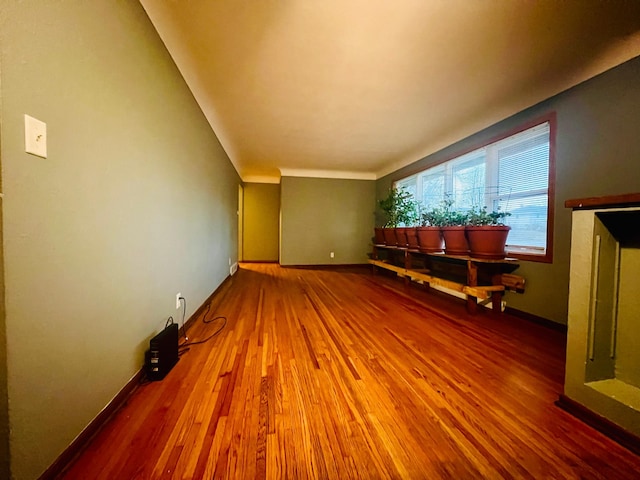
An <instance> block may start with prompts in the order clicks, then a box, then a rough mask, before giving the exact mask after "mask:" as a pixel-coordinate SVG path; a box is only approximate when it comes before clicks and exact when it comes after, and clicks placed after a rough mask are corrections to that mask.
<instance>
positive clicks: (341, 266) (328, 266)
mask: <svg viewBox="0 0 640 480" xmlns="http://www.w3.org/2000/svg"><path fill="white" fill-rule="evenodd" d="M280 266H281V267H282V268H299V269H306V270H331V269H345V268H362V269H365V268H366V269H368V270H369V269H370V268H371V266H370V265H369V264H368V263H323V264H317V265H280Z"/></svg>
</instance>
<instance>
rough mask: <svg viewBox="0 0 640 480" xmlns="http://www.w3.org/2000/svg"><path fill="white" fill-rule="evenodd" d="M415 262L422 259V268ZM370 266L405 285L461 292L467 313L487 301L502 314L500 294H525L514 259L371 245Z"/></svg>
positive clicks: (473, 311)
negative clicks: (415, 283)
mask: <svg viewBox="0 0 640 480" xmlns="http://www.w3.org/2000/svg"><path fill="white" fill-rule="evenodd" d="M380 250H383V251H385V252H386V253H387V258H386V259H384V260H383V259H380V258H379V252H380ZM416 259H421V260H422V262H423V263H424V266H423V268H415V267H414V260H416ZM369 263H370V264H371V265H372V267H373V272H374V273H375V269H376V267H379V268H384V269H386V270H390V271H392V272H395V273H396V274H397V275H398V276H399V277H404V279H405V284H407V285H409V284H410V282H411V281H412V280H413V281H418V282H422V283H423V284H424V285H425V286H426V287H427V288H429V287H430V286H433V285H437V286H441V287H445V288H447V289H450V290H453V291H456V292H460V293H463V294H465V295H466V297H467V311H468V312H469V313H476V312H477V309H478V300H480V301H481V302H487V301H489V300H490V301H491V306H492V309H493V311H494V313H496V314H499V313H502V295H503V294H504V292H505V290H511V291H515V292H519V293H523V292H524V284H525V280H524V278H523V277H521V276H519V275H513V274H512V272H513V271H514V270H516V269H517V268H518V267H519V266H520V264H519V263H518V260H516V259H514V258H505V259H501V260H488V259H481V258H472V257H468V256H458V255H446V254H444V253H423V252H420V251H418V250H410V249H408V248H402V247H392V246H387V245H374V246H373V254H372V258H371V259H370V260H369ZM398 263H400V265H398Z"/></svg>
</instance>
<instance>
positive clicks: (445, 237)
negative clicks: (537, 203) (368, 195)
mask: <svg viewBox="0 0 640 480" xmlns="http://www.w3.org/2000/svg"><path fill="white" fill-rule="evenodd" d="M509 230H511V227H509V226H506V225H483V226H452V227H396V228H376V229H375V243H376V244H378V245H387V246H396V247H401V248H409V249H411V250H419V251H420V252H422V253H442V252H443V251H444V253H446V254H447V255H469V256H471V257H475V258H484V259H502V258H505V257H506V251H505V245H506V243H507V236H508V235H509Z"/></svg>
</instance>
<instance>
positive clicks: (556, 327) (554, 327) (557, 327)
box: [504, 306, 567, 335]
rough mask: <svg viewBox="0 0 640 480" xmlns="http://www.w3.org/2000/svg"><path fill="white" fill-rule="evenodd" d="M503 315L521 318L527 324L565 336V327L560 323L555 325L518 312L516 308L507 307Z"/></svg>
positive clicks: (540, 318)
mask: <svg viewBox="0 0 640 480" xmlns="http://www.w3.org/2000/svg"><path fill="white" fill-rule="evenodd" d="M504 311H505V313H508V314H509V315H513V316H514V317H518V318H521V319H523V320H527V321H529V322H533V323H537V324H538V325H542V326H543V327H547V328H549V329H551V330H555V331H556V332H561V333H564V334H565V335H566V334H567V326H566V325H563V324H562V323H557V322H554V321H551V320H548V319H546V318H544V317H539V316H538V315H534V314H533V313H528V312H523V311H522V310H518V309H517V308H513V307H509V306H507V307H506V308H505V310H504Z"/></svg>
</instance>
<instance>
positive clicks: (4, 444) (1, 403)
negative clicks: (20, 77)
mask: <svg viewBox="0 0 640 480" xmlns="http://www.w3.org/2000/svg"><path fill="white" fill-rule="evenodd" d="M1 43H2V39H1V38H0V51H1V48H2V47H1ZM0 171H2V55H0ZM0 192H2V176H1V175H0ZM2 203H3V200H2V196H0V245H2V209H3V205H2ZM9 477H10V468H9V396H8V392H7V322H6V316H5V309H4V255H3V251H2V248H0V478H9Z"/></svg>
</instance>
